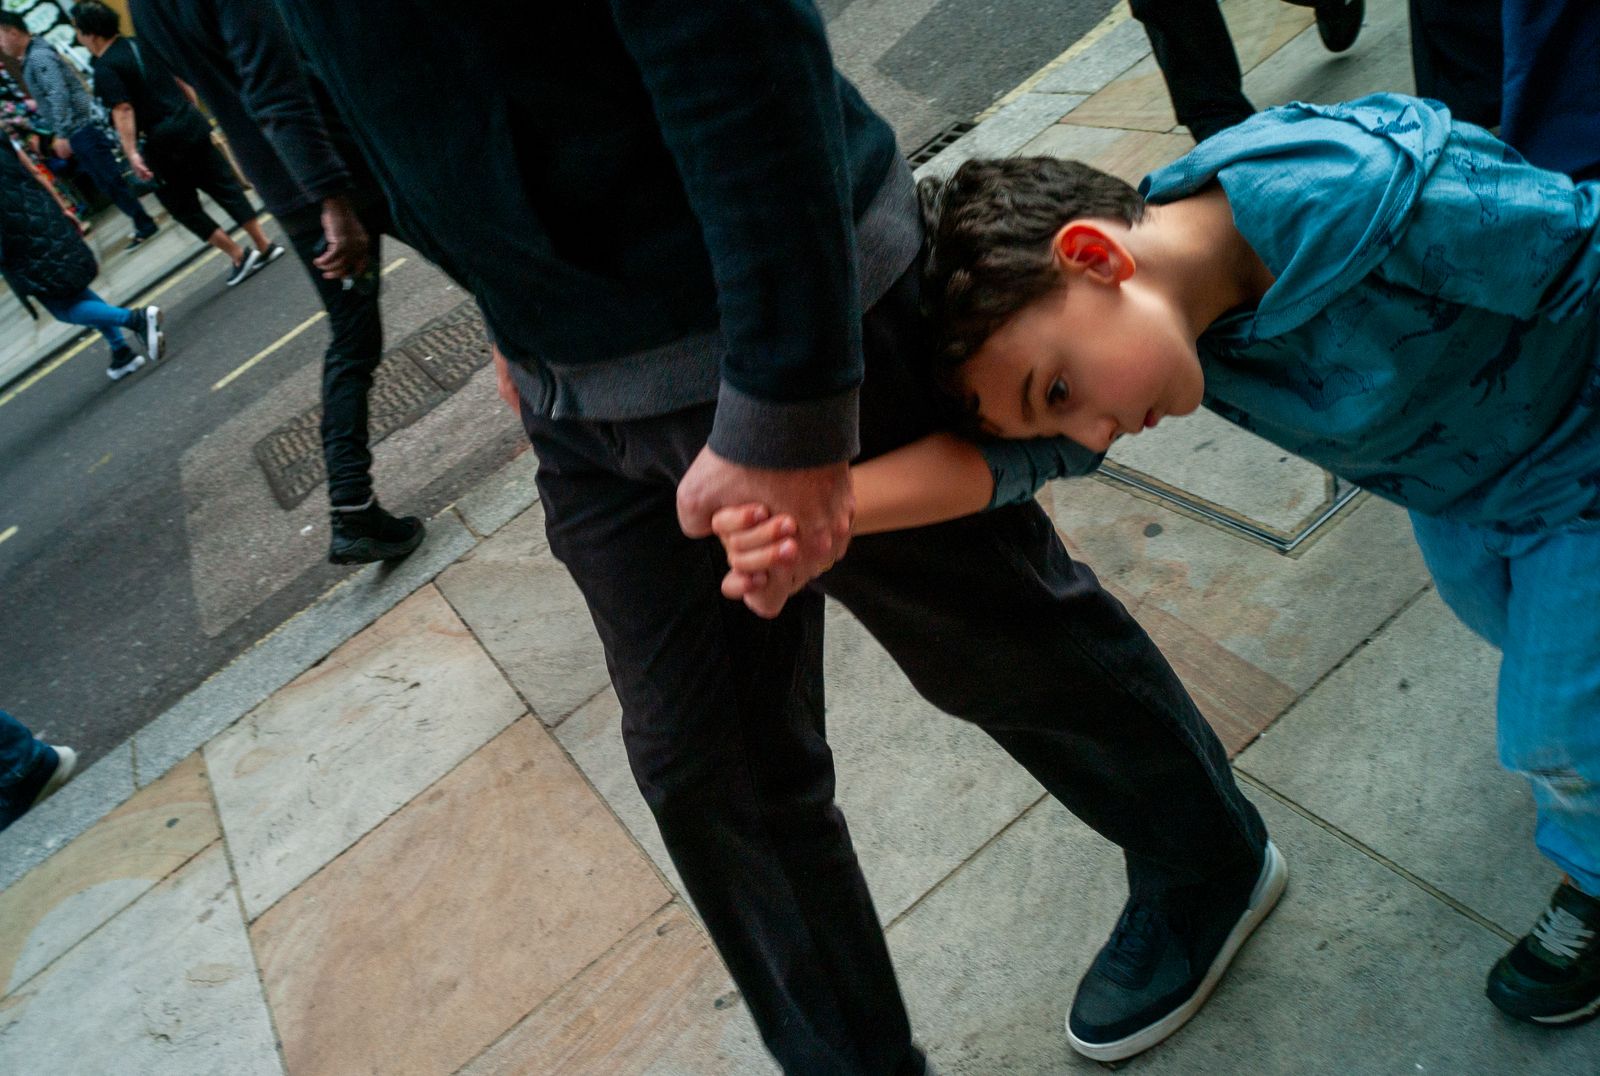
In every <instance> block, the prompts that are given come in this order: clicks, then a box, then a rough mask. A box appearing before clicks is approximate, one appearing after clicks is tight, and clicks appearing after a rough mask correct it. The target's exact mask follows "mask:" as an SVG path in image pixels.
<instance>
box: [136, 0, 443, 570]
mask: <svg viewBox="0 0 1600 1076" xmlns="http://www.w3.org/2000/svg"><path fill="white" fill-rule="evenodd" d="M132 14H133V18H134V24H135V25H136V26H137V27H138V28H139V40H140V41H141V42H142V43H144V44H145V45H147V46H148V48H149V50H150V51H151V52H153V53H155V54H156V55H158V56H160V57H161V58H162V60H163V61H164V62H165V63H166V64H167V66H168V67H169V68H171V70H173V71H174V72H176V73H177V74H178V76H179V77H180V78H182V79H183V80H184V81H185V82H187V83H188V84H189V85H191V86H193V87H194V88H195V90H196V91H197V92H198V93H199V94H200V96H201V97H202V98H203V99H204V100H205V102H206V105H207V107H208V108H209V109H210V110H211V114H212V115H213V116H215V117H216V118H217V123H218V124H219V125H220V126H221V127H222V130H223V133H224V134H226V135H227V136H228V143H229V145H231V146H232V147H233V152H234V154H235V156H237V157H238V160H239V166H240V167H241V168H242V169H243V170H244V173H245V175H247V176H249V177H250V182H251V183H253V184H254V185H255V188H256V190H257V191H259V192H260V194H261V197H262V199H263V200H265V202H266V203H267V207H268V208H269V209H271V210H272V212H273V214H274V215H276V216H277V218H278V223H279V224H281V225H282V226H283V230H284V233H285V234H286V235H287V236H288V238H289V243H290V245H292V246H293V247H294V249H295V252H296V253H297V254H299V255H300V260H301V262H302V263H304V265H305V267H306V272H307V273H309V274H310V276H311V283H312V284H313V286H315V287H316V289H317V294H318V296H319V297H320V298H321V299H322V305H323V307H324V308H325V309H326V310H327V312H328V325H329V329H330V338H329V341H328V349H327V351H326V352H325V353H324V355H323V360H322V453H323V459H324V461H325V462H326V464H327V469H328V501H329V505H330V517H331V537H330V540H329V547H328V559H329V560H330V561H332V562H333V563H335V564H363V563H367V562H370V561H376V560H392V559H395V558H397V557H403V556H405V555H406V554H408V553H410V552H411V551H412V550H414V549H416V548H417V546H418V545H419V544H421V542H422V538H423V532H424V528H423V524H422V520H420V519H418V518H416V517H415V516H405V517H403V518H396V517H395V516H392V515H390V514H389V513H388V512H386V511H385V510H384V509H383V507H382V506H381V505H379V504H378V501H377V499H376V497H375V496H374V495H373V489H372V453H371V451H370V450H369V449H368V447H367V395H368V393H369V392H370V391H371V389H372V375H373V372H374V371H375V370H377V368H378V362H379V360H380V359H381V358H382V357H383V322H382V319H381V317H380V315H379V311H378V287H379V277H378V266H377V263H378V257H379V233H380V232H381V231H382V230H383V229H384V227H386V220H387V214H386V213H385V211H384V208H383V194H382V192H381V191H379V190H378V189H377V186H376V183H375V181H374V180H373V179H372V176H371V174H370V173H369V172H368V171H367V169H366V167H365V166H364V165H363V164H362V162H361V157H360V151H359V150H357V149H356V147H355V146H354V145H353V144H352V143H351V142H350V140H349V137H348V134H346V133H345V132H344V130H343V128H342V126H341V125H340V124H339V122H338V119H337V117H335V116H333V115H330V114H328V113H327V112H326V111H325V110H324V109H322V108H321V107H320V106H319V105H318V103H317V99H316V95H315V94H314V92H313V89H312V87H311V85H310V84H309V83H308V82H307V80H306V78H305V76H304V74H303V72H302V70H301V64H300V61H299V58H298V57H297V56H296V55H295V53H294V44H293V42H291V41H290V40H289V37H288V34H287V33H286V32H285V30H284V28H283V24H282V22H281V21H280V20H279V18H278V15H277V13H276V12H275V11H274V10H273V9H272V8H271V7H270V6H268V5H264V4H259V3H253V2H250V0H138V2H136V3H135V4H134V5H133V7H132Z"/></svg>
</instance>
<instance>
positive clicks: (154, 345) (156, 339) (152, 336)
mask: <svg viewBox="0 0 1600 1076" xmlns="http://www.w3.org/2000/svg"><path fill="white" fill-rule="evenodd" d="M144 315H145V329H144V353H145V356H146V357H147V358H149V360H150V361H151V362H160V361H161V355H162V353H163V352H164V351H166V349H167V335H166V333H164V332H162V331H161V322H162V321H163V320H165V319H166V316H167V315H166V314H165V313H164V312H163V311H162V309H161V308H160V307H159V306H147V307H145V308H144Z"/></svg>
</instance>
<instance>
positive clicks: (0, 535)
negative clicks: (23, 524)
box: [0, 527, 17, 542]
mask: <svg viewBox="0 0 1600 1076" xmlns="http://www.w3.org/2000/svg"><path fill="white" fill-rule="evenodd" d="M16 533H17V528H16V527H7V528H6V529H5V530H3V531H0V542H3V541H5V540H6V539H7V538H10V537H11V536H12V535H13V534H16Z"/></svg>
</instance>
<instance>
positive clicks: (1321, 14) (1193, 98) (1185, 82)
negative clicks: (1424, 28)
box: [1128, 0, 1367, 142]
mask: <svg viewBox="0 0 1600 1076" xmlns="http://www.w3.org/2000/svg"><path fill="white" fill-rule="evenodd" d="M1287 2H1288V3H1291V4H1295V5H1297V6H1299V7H1310V8H1315V9H1316V12H1317V33H1318V34H1319V35H1321V37H1322V43H1323V44H1324V45H1326V46H1327V48H1328V50H1329V51H1330V52H1343V51H1344V50H1345V49H1348V48H1349V47H1350V46H1351V45H1353V44H1355V42H1356V38H1357V37H1358V36H1359V35H1360V33H1361V20H1362V18H1363V17H1364V16H1365V14H1366V7H1367V5H1366V0H1287ZM1128 6H1129V7H1130V8H1131V9H1132V10H1133V17H1134V18H1136V19H1138V20H1139V21H1140V22H1141V23H1143V24H1144V32H1145V34H1146V36H1148V37H1149V38H1150V50H1151V51H1152V52H1153V53H1155V57H1156V63H1157V64H1158V65H1160V67H1161V76H1162V78H1164V79H1165V80H1166V83H1167V93H1168V94H1170V95H1171V97H1172V110H1173V112H1175V113H1176V114H1177V117H1178V122H1179V123H1181V124H1183V126H1185V127H1187V128H1189V133H1190V134H1191V135H1193V136H1194V140H1195V141H1196V142H1204V141H1205V140H1206V139H1208V138H1210V137H1211V136H1212V135H1214V134H1216V133H1217V132H1218V131H1222V130H1226V129H1227V128H1229V127H1232V126H1233V125H1234V124H1236V123H1238V122H1239V121H1240V120H1243V119H1247V118H1248V117H1250V116H1251V115H1253V114H1254V113H1255V110H1256V108H1255V106H1254V105H1252V104H1251V103H1250V100H1249V98H1247V97H1245V95H1244V75H1243V73H1242V72H1241V71H1240V70H1239V54H1238V53H1237V52H1235V51H1234V48H1233V38H1231V37H1229V36H1228V24H1227V22H1226V21H1225V20H1224V19H1223V17H1222V8H1221V7H1220V6H1219V4H1218V2H1217V0H1128Z"/></svg>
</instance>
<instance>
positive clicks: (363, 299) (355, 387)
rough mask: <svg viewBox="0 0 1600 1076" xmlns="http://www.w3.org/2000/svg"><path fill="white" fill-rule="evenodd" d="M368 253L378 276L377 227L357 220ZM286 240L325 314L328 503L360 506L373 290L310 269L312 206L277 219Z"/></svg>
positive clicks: (373, 345) (316, 220) (376, 343)
mask: <svg viewBox="0 0 1600 1076" xmlns="http://www.w3.org/2000/svg"><path fill="white" fill-rule="evenodd" d="M361 219H362V223H363V224H365V225H367V235H368V240H369V242H370V244H371V245H370V247H369V249H368V252H367V258H368V262H369V265H368V269H369V271H370V272H372V273H376V272H377V271H378V267H379V265H380V264H381V254H382V251H381V250H380V247H379V240H380V236H379V232H378V227H377V226H376V225H377V224H378V221H377V220H376V219H369V217H368V215H367V214H366V213H362V214H361ZM278 220H279V222H280V223H282V225H283V230H284V234H285V236H287V237H288V240H289V243H290V244H291V245H292V246H293V247H294V252H295V253H296V254H298V255H299V256H300V260H301V262H303V263H304V264H305V267H306V272H307V273H309V274H311V282H312V284H313V285H315V287H316V289H317V296H318V298H320V299H321V300H322V305H323V307H324V309H326V310H327V311H328V328H329V333H330V338H329V340H328V350H327V351H326V352H325V353H324V354H323V357H322V456H323V460H324V462H326V464H327V467H328V501H329V503H330V504H336V505H360V504H365V503H366V502H367V501H368V500H370V499H371V497H372V453H371V451H370V450H369V449H368V447H367V393H368V392H370V391H371V389H372V375H373V372H374V371H376V370H377V368H378V360H380V359H381V358H383V320H382V318H381V317H380V316H379V313H378V289H377V288H376V287H367V286H363V287H352V288H344V287H343V286H342V285H341V282H340V281H337V280H324V279H323V278H322V272H321V270H319V269H317V268H316V267H315V266H313V265H312V264H311V262H312V260H313V259H314V258H315V257H316V256H317V255H316V246H317V241H318V240H320V239H321V238H322V212H321V210H320V208H319V207H317V206H308V207H305V208H303V209H296V210H292V211H290V212H288V213H280V214H279V215H278Z"/></svg>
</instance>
